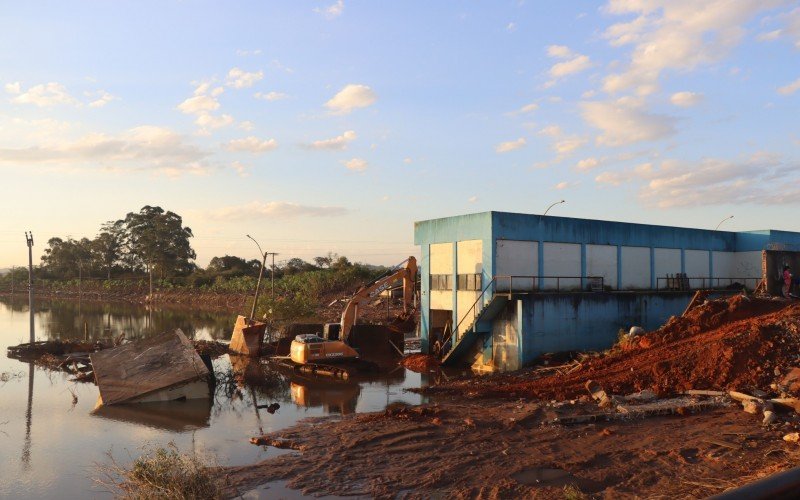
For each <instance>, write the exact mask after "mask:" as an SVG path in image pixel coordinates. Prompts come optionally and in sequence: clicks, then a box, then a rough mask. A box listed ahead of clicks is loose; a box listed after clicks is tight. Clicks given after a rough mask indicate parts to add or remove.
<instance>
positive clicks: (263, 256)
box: [246, 234, 267, 321]
mask: <svg viewBox="0 0 800 500" xmlns="http://www.w3.org/2000/svg"><path fill="white" fill-rule="evenodd" d="M246 236H247V237H248V238H250V239H251V240H253V243H255V244H256V246H257V247H258V252H259V254H260V255H261V269H260V270H259V271H258V281H256V295H255V297H253V308H252V309H250V320H251V321H255V319H256V304H258V292H259V289H260V288H261V277H262V276H264V266H265V265H267V254H266V252H264V251H263V250H261V245H259V244H258V242H257V241H256V240H255V239H254V238H253V237H252V236H250V235H249V234H248V235H246Z"/></svg>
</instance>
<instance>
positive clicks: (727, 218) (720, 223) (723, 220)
mask: <svg viewBox="0 0 800 500" xmlns="http://www.w3.org/2000/svg"><path fill="white" fill-rule="evenodd" d="M731 219H733V215H731V216H730V217H725V218H724V219H722V220H721V221H719V224H717V227H715V228H714V231H716V230H717V229H719V226H721V225H722V223H723V222H725V221H726V220H731Z"/></svg>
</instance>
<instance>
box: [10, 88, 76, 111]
mask: <svg viewBox="0 0 800 500" xmlns="http://www.w3.org/2000/svg"><path fill="white" fill-rule="evenodd" d="M10 85H11V86H10V88H9V85H6V91H7V92H10V93H13V94H16V97H14V98H13V99H11V102H13V103H15V104H33V105H35V106H38V107H40V108H46V107H50V106H57V105H60V104H67V105H71V106H78V105H80V103H79V102H78V100H77V99H75V98H74V97H72V96H71V95H70V94H69V92H67V88H66V87H64V86H63V85H61V84H60V83H57V82H50V83H46V84H39V85H34V86H33V87H31V88H29V89H28V90H26V91H25V92H22V93H20V92H21V90H22V89H20V86H19V82H15V83H13V84H10ZM15 91H16V92H15Z"/></svg>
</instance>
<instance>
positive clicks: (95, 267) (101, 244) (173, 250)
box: [0, 206, 387, 316]
mask: <svg viewBox="0 0 800 500" xmlns="http://www.w3.org/2000/svg"><path fill="white" fill-rule="evenodd" d="M192 237H193V234H192V230H191V229H190V228H188V227H184V226H183V219H182V217H181V216H180V215H178V214H176V213H174V212H170V211H165V210H164V209H162V208H161V207H151V206H145V207H143V208H142V209H141V210H140V211H139V212H131V213H128V214H127V215H126V216H125V218H124V219H119V220H116V221H109V222H106V223H105V224H103V225H102V226H101V228H100V231H99V233H98V235H97V236H96V237H95V238H94V239H89V238H82V239H80V240H75V239H72V238H67V239H62V238H60V237H53V238H50V239H49V240H48V241H47V247H46V248H45V250H44V254H43V255H42V258H41V264H40V265H38V266H36V268H35V270H34V275H35V278H36V281H37V282H38V283H39V284H40V285H42V286H43V287H44V289H43V288H42V286H37V289H39V290H40V291H45V289H46V290H51V291H57V290H65V291H66V290H70V289H72V288H77V287H78V286H79V284H81V283H82V286H83V288H82V289H83V290H88V289H90V288H91V289H98V287H100V288H102V289H107V291H108V292H109V293H111V292H115V293H124V292H125V290H130V289H132V288H140V287H142V286H143V285H145V282H146V281H149V279H148V278H150V277H152V278H153V280H154V285H155V288H154V289H155V290H157V291H160V292H164V291H167V290H170V289H176V288H193V289H203V290H207V291H211V292H217V293H251V292H252V290H253V289H254V287H255V281H256V278H257V276H258V273H259V270H260V267H261V262H260V261H259V260H258V259H251V260H246V259H244V258H241V257H236V256H231V255H224V256H221V257H214V258H213V259H211V261H210V262H209V264H208V266H207V267H206V268H205V269H202V268H199V267H198V266H197V265H196V264H195V263H194V259H195V256H196V254H195V251H194V249H192V246H191V244H190V239H191V238H192ZM386 271H387V269H386V268H384V267H380V266H371V265H365V264H358V263H351V262H350V261H349V260H348V259H347V257H345V256H340V255H337V254H334V253H330V252H329V253H328V254H327V255H324V256H319V257H315V258H314V259H313V262H306V261H304V260H303V259H299V258H292V259H289V260H286V261H283V262H281V263H279V264H278V265H276V267H275V269H274V276H275V278H276V281H275V289H276V296H275V298H274V303H273V299H272V297H271V295H270V296H269V297H265V296H263V295H262V300H261V302H263V303H264V307H268V308H275V309H276V311H275V312H276V313H281V312H282V313H284V314H286V315H287V316H294V315H298V314H300V315H302V314H310V313H311V312H312V311H313V310H314V309H315V308H316V307H318V300H319V297H320V296H321V295H324V294H326V293H330V292H338V291H339V290H341V291H343V292H345V291H349V289H350V288H357V287H358V286H359V285H360V284H361V283H363V282H365V281H368V280H370V279H373V278H375V277H377V276H380V275H381V274H383V273H384V272H386ZM271 274H272V269H271V268H270V263H267V267H266V269H265V279H269V278H271ZM27 279H28V270H27V268H23V267H17V268H15V269H14V270H13V275H12V273H11V272H9V273H7V274H5V275H3V276H0V287H1V288H2V289H3V290H10V288H11V282H12V281H14V282H15V284H16V287H15V289H16V290H17V291H19V290H22V289H23V288H24V287H25V285H26V283H27ZM353 291H354V290H353Z"/></svg>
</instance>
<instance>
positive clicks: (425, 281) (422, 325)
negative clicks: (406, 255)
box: [419, 245, 431, 353]
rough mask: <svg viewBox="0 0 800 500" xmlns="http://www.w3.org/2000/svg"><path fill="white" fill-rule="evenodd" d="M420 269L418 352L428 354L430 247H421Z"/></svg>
mask: <svg viewBox="0 0 800 500" xmlns="http://www.w3.org/2000/svg"><path fill="white" fill-rule="evenodd" d="M420 257H421V262H420V268H421V269H422V274H421V275H420V280H421V283H420V297H419V306H420V312H419V336H420V350H421V351H422V352H425V353H429V352H430V341H429V339H430V337H429V335H430V326H431V246H430V245H422V248H421V255H420Z"/></svg>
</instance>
